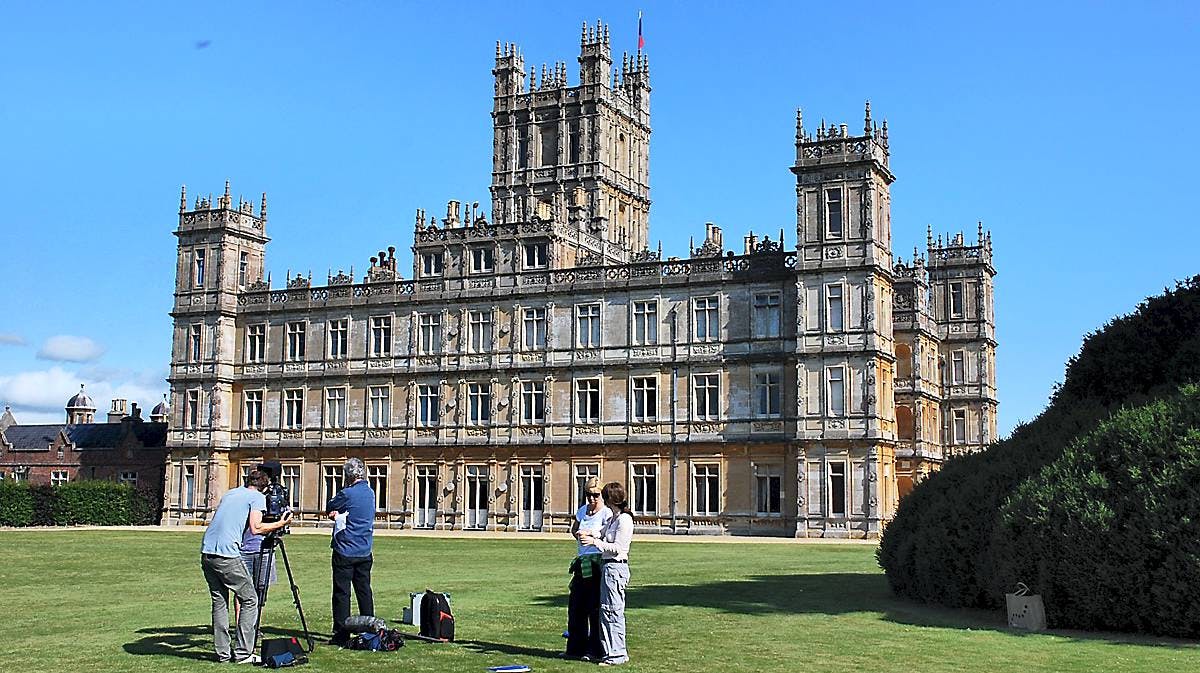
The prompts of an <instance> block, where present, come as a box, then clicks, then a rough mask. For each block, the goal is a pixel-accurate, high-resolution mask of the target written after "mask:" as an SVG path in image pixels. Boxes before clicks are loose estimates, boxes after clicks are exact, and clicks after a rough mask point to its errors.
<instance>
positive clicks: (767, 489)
mask: <svg viewBox="0 0 1200 673" xmlns="http://www.w3.org/2000/svg"><path fill="white" fill-rule="evenodd" d="M754 500H755V502H756V503H757V507H756V508H755V509H756V511H757V512H758V515H759V516H771V515H773V514H780V513H782V512H783V508H782V505H783V477H782V476H780V469H779V467H778V466H775V465H755V466H754Z"/></svg>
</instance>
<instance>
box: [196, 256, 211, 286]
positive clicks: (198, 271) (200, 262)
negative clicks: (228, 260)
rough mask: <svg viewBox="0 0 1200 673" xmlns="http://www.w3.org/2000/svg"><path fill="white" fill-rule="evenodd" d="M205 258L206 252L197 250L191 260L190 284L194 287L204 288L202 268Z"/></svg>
mask: <svg viewBox="0 0 1200 673" xmlns="http://www.w3.org/2000/svg"><path fill="white" fill-rule="evenodd" d="M207 256H208V251H207V250H197V251H196V254H195V256H194V257H193V258H192V282H193V283H194V284H195V286H196V287H204V266H205V261H206V258H207Z"/></svg>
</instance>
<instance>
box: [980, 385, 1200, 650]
mask: <svg viewBox="0 0 1200 673" xmlns="http://www.w3.org/2000/svg"><path fill="white" fill-rule="evenodd" d="M1198 484H1200V387H1197V386H1187V387H1185V388H1184V389H1183V390H1182V391H1181V393H1180V394H1179V395H1177V396H1175V397H1171V398H1167V399H1164V400H1157V401H1154V402H1151V403H1150V404H1147V405H1145V406H1142V407H1137V408H1132V409H1126V410H1123V411H1121V412H1119V413H1117V414H1115V415H1114V416H1113V417H1112V418H1111V419H1109V420H1106V421H1104V422H1103V423H1101V424H1100V426H1099V428H1097V429H1096V430H1095V431H1094V432H1091V433H1089V434H1088V435H1085V436H1084V437H1081V438H1080V439H1078V440H1077V441H1075V442H1073V443H1072V444H1071V445H1070V446H1068V447H1067V449H1066V450H1065V451H1064V452H1063V454H1062V456H1060V457H1059V458H1058V459H1057V460H1055V461H1054V462H1053V463H1051V464H1050V465H1048V466H1046V467H1045V468H1043V469H1042V470H1041V472H1039V473H1038V474H1037V475H1035V476H1033V477H1030V478H1029V479H1026V480H1025V481H1024V482H1022V483H1021V485H1020V486H1018V487H1017V489H1016V491H1015V492H1014V493H1013V494H1012V496H1011V497H1010V498H1009V499H1008V501H1007V502H1006V503H1005V505H1004V507H1003V508H1002V509H1001V511H1000V521H999V525H998V526H997V527H996V531H995V536H994V539H993V541H992V553H993V554H994V555H995V556H994V574H993V578H994V582H995V584H996V593H1003V591H1004V588H1005V587H1011V586H1013V584H1015V583H1016V582H1018V581H1025V582H1026V583H1028V584H1029V585H1030V586H1033V587H1036V590H1037V591H1038V592H1039V593H1041V594H1042V597H1043V599H1044V600H1045V603H1046V616H1047V619H1048V620H1049V622H1050V623H1051V624H1055V625H1061V626H1070V627H1073V628H1084V629H1105V630H1120V631H1145V632H1150V633H1157V634H1161V635H1171V636H1181V637H1192V638H1194V637H1197V636H1200V581H1198V578H1200V490H1198V486H1197V485H1198Z"/></svg>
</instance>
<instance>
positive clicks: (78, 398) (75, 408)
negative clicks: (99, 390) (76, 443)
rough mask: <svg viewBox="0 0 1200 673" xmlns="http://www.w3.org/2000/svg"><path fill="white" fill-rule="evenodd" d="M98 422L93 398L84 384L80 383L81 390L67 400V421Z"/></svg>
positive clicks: (72, 422)
mask: <svg viewBox="0 0 1200 673" xmlns="http://www.w3.org/2000/svg"><path fill="white" fill-rule="evenodd" d="M94 422H96V405H95V404H93V403H92V398H90V397H88V394H87V393H86V392H84V390H83V384H82V383H80V384H79V392H77V393H75V394H74V395H72V396H71V399H69V400H67V423H71V424H74V423H94Z"/></svg>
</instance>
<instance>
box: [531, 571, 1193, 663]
mask: <svg viewBox="0 0 1200 673" xmlns="http://www.w3.org/2000/svg"><path fill="white" fill-rule="evenodd" d="M534 600H535V602H537V603H540V604H542V605H553V606H557V607H562V608H563V609H566V604H567V598H566V595H565V594H563V595H559V596H540V597H538V598H536V599H534ZM625 602H626V606H627V608H628V609H629V610H630V611H638V610H643V609H646V610H653V609H656V608H662V607H671V606H685V607H696V608H708V609H713V610H720V611H722V612H726V613H730V614H739V615H751V616H765V615H781V614H821V615H844V614H850V613H861V612H869V613H870V612H873V613H880V614H881V615H882V618H883V619H884V620H886V621H890V622H894V623H897V624H905V625H910V626H926V627H933V628H947V629H960V630H992V631H1002V632H1005V633H1011V634H1013V635H1018V636H1024V635H1034V634H1031V633H1030V632H1028V631H1021V630H1016V629H1010V628H1008V625H1007V623H1006V622H1005V618H1004V615H1003V613H1002V612H999V611H997V612H992V611H986V610H973V609H953V608H945V607H941V606H934V605H927V604H923V603H917V602H914V601H909V600H907V599H903V598H899V597H897V596H895V595H894V594H892V592H891V590H890V589H889V588H888V586H887V579H886V578H885V577H884V576H883V575H881V574H870V573H824V574H797V575H754V576H751V577H748V578H744V579H735V580H722V581H716V582H706V583H703V584H670V585H668V584H651V585H642V586H639V585H638V584H637V578H636V576H635V577H634V581H633V582H632V583H631V584H630V586H629V588H628V589H627V590H626V592H625ZM1048 633H1050V634H1051V635H1055V636H1059V637H1063V638H1071V639H1075V640H1091V641H1105V642H1110V643H1120V644H1133V645H1153V646H1160V647H1175V648H1193V647H1196V643H1193V642H1189V641H1183V640H1173V639H1168V638H1157V637H1153V636H1140V635H1137V634H1124V633H1108V632H1103V633H1101V632H1097V633H1091V632H1087V631H1051V632H1048Z"/></svg>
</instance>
